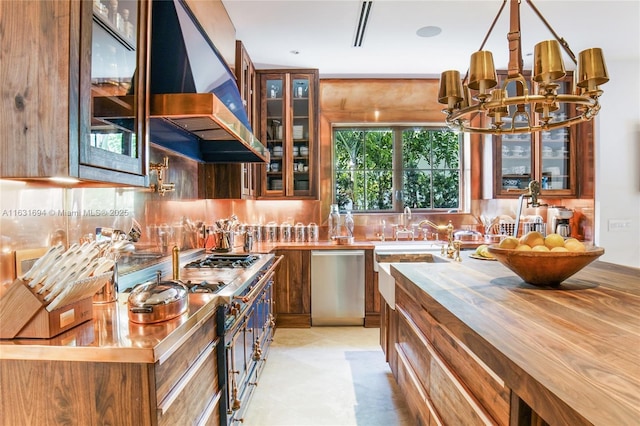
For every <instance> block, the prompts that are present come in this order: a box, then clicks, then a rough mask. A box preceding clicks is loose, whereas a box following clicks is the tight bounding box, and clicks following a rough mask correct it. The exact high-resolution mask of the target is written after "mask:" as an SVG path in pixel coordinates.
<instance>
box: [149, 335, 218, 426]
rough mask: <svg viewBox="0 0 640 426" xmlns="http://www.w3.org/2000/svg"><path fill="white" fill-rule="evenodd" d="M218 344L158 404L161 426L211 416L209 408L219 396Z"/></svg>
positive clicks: (191, 421)
mask: <svg viewBox="0 0 640 426" xmlns="http://www.w3.org/2000/svg"><path fill="white" fill-rule="evenodd" d="M217 344H219V341H216V342H212V343H211V344H210V345H209V346H208V347H207V348H206V349H205V350H204V352H203V353H202V355H201V356H200V357H199V358H198V359H197V360H196V362H195V364H194V365H193V366H192V367H191V368H190V369H189V370H188V371H187V372H186V374H184V375H183V376H182V378H181V379H180V380H179V381H178V383H177V384H176V385H175V386H174V387H173V388H172V390H171V392H169V394H168V395H167V396H166V397H165V398H164V399H163V400H162V401H160V403H159V404H158V411H157V413H158V424H159V425H171V426H173V425H177V424H195V423H196V422H197V421H199V420H200V419H202V418H203V417H206V416H207V415H208V414H210V413H209V412H208V410H207V408H208V407H211V405H212V404H213V403H214V399H216V398H219V397H220V391H219V389H218V388H219V386H218V361H217V354H216V352H217V351H216V349H217V347H216V346H217Z"/></svg>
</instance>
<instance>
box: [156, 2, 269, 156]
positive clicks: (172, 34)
mask: <svg viewBox="0 0 640 426" xmlns="http://www.w3.org/2000/svg"><path fill="white" fill-rule="evenodd" d="M151 34H152V35H151V66H150V85H149V93H150V97H149V114H150V120H149V140H150V141H151V142H152V143H155V144H157V145H160V146H163V147H165V148H168V149H170V150H172V151H176V152H179V153H181V154H183V155H186V156H188V157H190V158H193V159H196V160H198V161H202V162H207V163H248V162H268V161H269V152H268V151H267V150H266V148H265V147H264V145H263V144H262V143H260V141H259V140H258V139H257V138H256V137H255V136H254V135H253V132H252V130H251V125H250V124H249V120H248V119H247V115H246V112H245V110H244V106H243V102H242V99H241V97H240V92H239V91H238V87H237V85H236V81H235V78H234V76H233V74H232V73H231V71H230V70H229V67H228V66H227V65H226V63H225V62H224V60H223V59H222V58H221V56H220V54H219V53H218V51H217V50H216V48H215V46H214V45H213V43H212V42H211V40H210V39H209V38H208V36H207V35H206V33H205V32H204V30H203V29H202V27H201V26H200V24H199V23H198V21H197V20H196V19H195V17H194V15H193V14H192V12H191V11H190V10H189V8H188V6H187V5H186V4H185V3H184V2H183V1H182V0H170V1H166V0H163V1H157V0H156V1H153V5H152V24H151Z"/></svg>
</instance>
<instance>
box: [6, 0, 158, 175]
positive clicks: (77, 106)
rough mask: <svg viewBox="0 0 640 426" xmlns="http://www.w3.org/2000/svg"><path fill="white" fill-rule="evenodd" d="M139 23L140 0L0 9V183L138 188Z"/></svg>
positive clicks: (142, 23) (143, 14)
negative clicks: (72, 181)
mask: <svg viewBox="0 0 640 426" xmlns="http://www.w3.org/2000/svg"><path fill="white" fill-rule="evenodd" d="M148 16H149V3H148V2H147V1H120V2H116V1H110V2H107V1H104V2H99V1H97V0H96V1H93V2H90V1H82V2H78V1H55V2H2V3H1V4H0V26H1V27H2V28H5V29H6V31H4V35H3V46H5V48H4V49H3V60H2V63H1V64H0V74H1V80H2V84H3V87H4V89H3V94H2V112H1V114H2V123H3V125H2V129H1V130H0V135H1V136H2V139H3V140H5V141H6V143H4V144H3V148H2V149H3V151H2V155H1V156H0V157H1V159H0V164H1V166H2V167H1V169H2V172H1V173H2V177H3V178H25V179H41V178H52V177H72V178H77V179H80V180H81V181H84V182H89V183H100V184H103V183H108V184H119V185H140V186H142V185H145V180H146V176H145V175H146V158H145V152H146V150H145V131H146V129H145V120H144V119H142V118H143V117H144V116H145V115H144V112H145V109H144V105H145V93H144V87H145V84H144V82H145V81H146V78H145V76H146V53H145V52H146V50H145V48H144V47H145V46H146V42H147V40H146V36H145V34H146V28H147V21H148ZM24 22H31V23H32V25H22V24H21V23H24ZM122 94H127V95H129V98H128V99H129V100H128V101H127V102H124V103H123V102H109V101H108V99H109V98H111V97H115V96H118V99H122V98H121V97H120V95H122Z"/></svg>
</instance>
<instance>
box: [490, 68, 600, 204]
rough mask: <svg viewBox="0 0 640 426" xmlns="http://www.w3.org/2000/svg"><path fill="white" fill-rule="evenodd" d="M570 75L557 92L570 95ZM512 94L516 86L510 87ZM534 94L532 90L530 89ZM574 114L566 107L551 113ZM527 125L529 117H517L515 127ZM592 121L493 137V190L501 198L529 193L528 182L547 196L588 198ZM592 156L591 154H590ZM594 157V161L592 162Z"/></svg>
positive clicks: (565, 115)
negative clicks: (538, 184) (538, 185)
mask: <svg viewBox="0 0 640 426" xmlns="http://www.w3.org/2000/svg"><path fill="white" fill-rule="evenodd" d="M570 79H571V76H568V77H567V78H565V80H563V81H561V82H559V84H560V87H559V89H558V93H569V91H570V90H571V80H570ZM507 91H508V92H509V94H510V95H515V93H511V92H512V91H515V88H514V87H508V88H507ZM529 92H530V93H532V89H531V88H529ZM573 114H575V111H574V110H572V109H569V108H568V107H567V106H566V104H560V109H558V110H556V111H554V112H552V113H551V115H554V116H560V117H567V116H571V115H573ZM518 125H522V126H526V118H525V117H523V116H516V123H515V126H516V127H518ZM592 126H593V124H592V123H591V122H587V123H582V124H579V125H577V126H572V127H566V128H560V129H555V130H552V131H543V132H538V133H532V134H519V135H518V134H513V135H510V134H503V135H501V136H494V137H493V138H494V145H495V153H496V154H495V156H494V166H495V167H494V171H495V172H494V173H495V178H494V183H495V185H494V189H495V194H496V196H497V197H498V198H504V197H510V196H519V195H520V194H522V193H524V192H527V189H528V185H529V182H530V181H531V180H537V181H538V182H540V186H541V190H542V191H541V192H542V195H543V196H545V197H553V196H558V197H579V196H586V195H589V194H588V192H589V191H590V190H589V189H588V188H589V187H591V186H592V185H590V184H589V183H588V179H589V177H588V176H586V174H585V173H584V170H588V168H589V167H592V164H593V155H592V151H593V149H592V147H593V135H592V133H593V132H592V130H590V129H592ZM589 153H591V154H589ZM590 158H591V159H590Z"/></svg>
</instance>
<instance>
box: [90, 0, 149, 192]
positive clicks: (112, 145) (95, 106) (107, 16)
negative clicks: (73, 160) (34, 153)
mask: <svg viewBox="0 0 640 426" xmlns="http://www.w3.org/2000/svg"><path fill="white" fill-rule="evenodd" d="M148 6H149V5H148V2H146V1H134V0H120V1H119V2H117V1H115V2H114V1H111V2H107V1H103V2H98V1H94V2H82V7H83V9H84V10H83V13H82V18H83V22H82V29H81V32H82V41H81V43H82V45H83V46H86V47H87V50H86V51H89V52H91V54H90V55H87V56H88V58H89V59H90V61H89V59H86V60H85V59H84V58H82V57H81V58H80V94H81V96H80V123H79V124H80V132H79V170H80V177H81V178H85V179H95V180H103V179H102V178H101V176H103V175H104V174H105V171H106V173H109V172H118V173H116V174H114V173H111V176H113V177H112V178H111V179H112V180H113V181H114V183H124V184H138V185H143V184H144V183H145V175H146V158H145V152H146V150H145V147H144V144H145V139H146V138H145V131H146V126H145V111H146V108H145V102H146V96H145V91H144V88H145V81H146V78H145V74H146V69H147V67H146V54H145V52H146V41H147V40H146V37H145V36H144V34H146V31H145V29H146V27H147V16H148ZM83 51H84V50H83V49H81V52H83ZM83 99H87V100H90V101H89V102H86V103H83V102H82V100H83Z"/></svg>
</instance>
